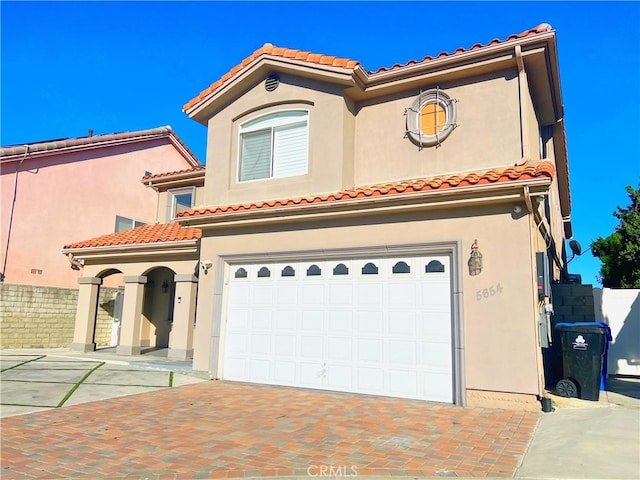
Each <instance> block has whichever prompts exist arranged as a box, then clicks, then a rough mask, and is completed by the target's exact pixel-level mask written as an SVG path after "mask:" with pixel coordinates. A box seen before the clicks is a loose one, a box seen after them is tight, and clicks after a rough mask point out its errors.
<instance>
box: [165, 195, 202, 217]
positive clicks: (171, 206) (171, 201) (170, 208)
mask: <svg viewBox="0 0 640 480" xmlns="http://www.w3.org/2000/svg"><path fill="white" fill-rule="evenodd" d="M168 193H169V198H168V199H167V221H169V222H170V221H172V220H175V219H176V213H177V212H176V207H177V204H176V197H177V196H178V195H185V194H187V193H190V194H191V205H190V206H189V208H192V207H193V206H194V204H195V200H196V187H183V188H172V189H171V190H168Z"/></svg>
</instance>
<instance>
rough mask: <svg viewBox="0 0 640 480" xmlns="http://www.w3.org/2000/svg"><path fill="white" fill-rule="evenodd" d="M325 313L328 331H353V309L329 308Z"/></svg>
mask: <svg viewBox="0 0 640 480" xmlns="http://www.w3.org/2000/svg"><path fill="white" fill-rule="evenodd" d="M326 315H327V320H328V322H327V332H328V333H349V334H351V333H352V332H353V311H351V310H329V311H328V312H326Z"/></svg>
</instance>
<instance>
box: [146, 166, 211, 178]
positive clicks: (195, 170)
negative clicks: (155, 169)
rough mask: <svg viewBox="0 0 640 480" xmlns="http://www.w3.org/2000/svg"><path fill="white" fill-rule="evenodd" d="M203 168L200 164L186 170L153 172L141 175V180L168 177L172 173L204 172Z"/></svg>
mask: <svg viewBox="0 0 640 480" xmlns="http://www.w3.org/2000/svg"><path fill="white" fill-rule="evenodd" d="M204 170H205V166H204V165H202V166H200V167H195V168H188V169H186V170H176V171H174V172H162V173H154V174H152V175H145V176H144V177H142V180H153V179H154V178H162V177H170V176H172V175H181V174H187V173H192V172H200V171H202V172H204Z"/></svg>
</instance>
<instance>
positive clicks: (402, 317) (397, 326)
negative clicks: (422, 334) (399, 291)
mask: <svg viewBox="0 0 640 480" xmlns="http://www.w3.org/2000/svg"><path fill="white" fill-rule="evenodd" d="M417 323H418V322H417V314H416V312H389V327H388V328H389V334H390V335H392V336H404V337H410V338H415V336H416V335H417V334H418V331H417Z"/></svg>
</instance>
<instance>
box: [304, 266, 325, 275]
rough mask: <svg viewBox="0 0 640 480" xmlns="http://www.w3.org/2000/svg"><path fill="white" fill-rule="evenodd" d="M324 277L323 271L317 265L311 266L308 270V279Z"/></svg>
mask: <svg viewBox="0 0 640 480" xmlns="http://www.w3.org/2000/svg"><path fill="white" fill-rule="evenodd" d="M319 275H322V270H321V269H320V267H319V266H317V265H311V266H310V267H309V268H307V277H316V276H319Z"/></svg>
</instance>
